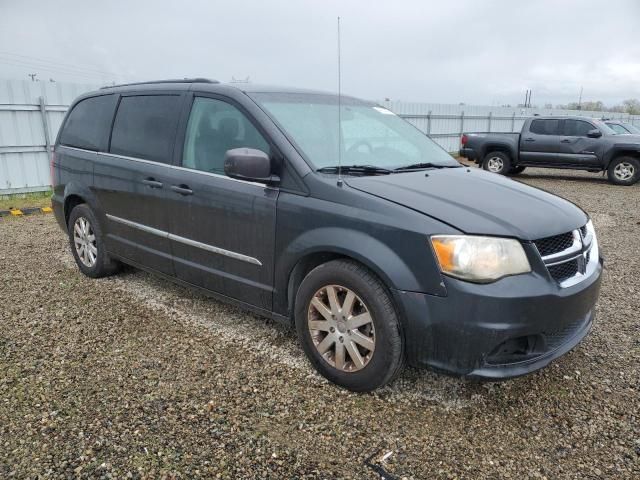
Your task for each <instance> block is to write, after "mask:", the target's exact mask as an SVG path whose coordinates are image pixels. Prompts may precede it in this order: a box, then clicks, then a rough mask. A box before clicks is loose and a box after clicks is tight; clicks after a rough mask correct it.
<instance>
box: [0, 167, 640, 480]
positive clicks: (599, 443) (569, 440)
mask: <svg viewBox="0 0 640 480" xmlns="http://www.w3.org/2000/svg"><path fill="white" fill-rule="evenodd" d="M519 179H520V180H522V181H525V182H527V183H530V184H532V185H535V186H538V187H540V188H544V189H546V190H549V191H552V192H554V193H558V194H560V195H562V196H564V197H565V198H568V199H569V200H572V201H574V202H576V203H578V204H579V205H580V206H581V207H582V208H584V209H585V210H586V211H587V212H589V213H590V214H591V215H592V218H593V220H594V223H595V225H596V229H597V231H598V234H599V238H600V241H601V244H602V249H603V253H604V256H605V258H606V269H605V274H604V283H603V289H602V294H601V297H600V301H599V303H598V307H597V309H598V319H597V323H596V325H595V327H594V330H593V331H592V333H591V334H590V335H589V336H588V337H587V339H586V340H585V341H584V342H583V343H582V344H581V345H580V346H579V347H578V348H577V349H576V350H574V351H573V352H571V353H570V354H568V355H567V356H565V357H563V358H562V359H560V360H559V361H557V362H555V363H554V364H553V365H552V366H551V367H549V368H547V369H545V370H543V371H542V372H539V373H536V374H534V375H530V376H528V377H524V378H520V379H516V380H512V381H508V382H503V383H492V384H481V383H474V382H470V381H465V380H460V379H454V378H448V377H443V376H438V375H435V374H432V373H429V372H424V371H417V370H408V371H407V372H406V373H405V374H404V375H403V376H402V377H401V378H400V379H399V380H398V381H396V382H395V383H394V384H393V385H391V386H389V387H387V388H385V389H383V390H381V391H379V392H376V393H374V394H353V393H349V392H346V391H344V390H340V389H338V388H336V387H334V386H333V385H331V384H329V383H327V382H326V381H325V380H324V379H323V378H321V377H319V376H318V375H317V374H315V373H314V372H313V370H312V369H311V367H310V366H309V364H308V363H307V362H306V360H305V359H304V357H303V356H302V353H301V351H300V349H299V348H298V346H297V345H296V342H295V337H294V334H293V332H292V331H290V330H288V329H286V328H284V327H282V326H280V325H277V324H273V323H271V322H270V321H267V320H265V319H263V318H258V317H255V316H253V315H251V314H247V313H245V312H242V311H240V310H237V309H235V308H232V307H229V306H226V305H223V304H220V303H218V302H216V301H214V300H211V299H207V298H205V297H203V296H201V295H199V294H195V293H193V292H190V291H188V290H185V289H183V288H181V287H177V286H174V285H172V284H170V283H168V282H165V281H162V280H158V279H155V278H153V277H151V276H149V275H147V274H145V273H142V272H138V271H135V270H127V271H126V272H124V273H123V274H121V275H119V276H116V277H112V278H109V279H103V280H97V281H96V280H91V279H88V278H85V277H83V276H82V275H81V274H80V273H79V272H78V270H77V269H76V268H75V267H74V264H73V261H72V259H71V256H70V254H69V252H68V246H67V243H66V240H65V237H64V235H63V234H62V232H61V231H60V230H59V229H58V227H57V225H56V224H55V221H54V219H53V217H52V216H43V215H40V216H32V217H25V218H18V219H11V218H2V219H0V275H1V277H2V278H1V280H2V281H1V282H0V295H1V298H2V299H3V304H2V307H0V372H1V373H0V477H9V476H12V475H13V476H14V477H16V478H26V477H31V478H33V477H40V478H48V477H57V478H71V477H73V478H76V477H83V478H112V477H113V478H123V477H124V478H126V477H129V478H163V477H164V478H195V477H207V478H211V477H213V478H291V477H296V478H304V477H309V478H337V477H340V478H377V477H378V474H377V473H376V472H375V471H374V470H373V469H372V468H370V467H369V466H367V465H365V461H366V460H367V459H368V458H371V460H370V461H371V463H374V464H379V465H382V466H383V467H384V469H385V470H386V471H387V472H390V473H391V474H392V475H395V476H396V477H398V478H403V477H406V478H461V477H465V478H498V477H515V476H517V477H525V478H527V477H529V478H638V477H639V476H640V391H639V390H640V320H639V318H638V314H639V312H640V278H639V277H638V275H639V268H638V267H639V266H640V261H639V258H640V185H636V186H634V187H631V188H623V187H615V186H612V185H609V184H608V183H606V181H604V180H603V179H602V178H601V177H599V176H596V175H593V174H582V173H574V172H564V171H558V172H553V171H548V170H538V171H536V170H533V169H531V170H527V171H526V172H525V173H524V174H522V175H521V176H520V177H519ZM525 214H526V213H525ZM383 457H386V458H385V460H384V461H383V460H382V458H383Z"/></svg>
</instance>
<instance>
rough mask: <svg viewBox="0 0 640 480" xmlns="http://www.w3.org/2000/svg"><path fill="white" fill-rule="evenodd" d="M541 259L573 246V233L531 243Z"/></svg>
mask: <svg viewBox="0 0 640 480" xmlns="http://www.w3.org/2000/svg"><path fill="white" fill-rule="evenodd" d="M533 243H534V244H535V246H536V247H537V248H538V251H539V252H540V255H542V256H543V257H545V256H547V255H552V254H554V253H558V252H562V251H563V250H566V249H568V248H569V247H571V245H573V232H567V233H563V234H560V235H554V236H553V237H546V238H541V239H540V240H535V241H534V242H533Z"/></svg>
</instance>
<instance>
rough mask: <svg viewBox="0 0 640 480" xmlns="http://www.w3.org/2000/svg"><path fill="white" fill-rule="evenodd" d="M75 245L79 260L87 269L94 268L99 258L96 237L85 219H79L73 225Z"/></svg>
mask: <svg viewBox="0 0 640 480" xmlns="http://www.w3.org/2000/svg"><path fill="white" fill-rule="evenodd" d="M73 244H74V246H75V248H76V253H77V254H78V258H79V259H80V261H81V262H82V263H83V264H84V265H85V266H86V267H89V268H91V267H93V266H94V265H95V264H96V259H97V258H98V246H97V244H96V235H95V233H94V231H93V228H92V227H91V223H90V222H89V220H87V219H86V218H85V217H78V218H77V219H76V221H75V223H74V224H73Z"/></svg>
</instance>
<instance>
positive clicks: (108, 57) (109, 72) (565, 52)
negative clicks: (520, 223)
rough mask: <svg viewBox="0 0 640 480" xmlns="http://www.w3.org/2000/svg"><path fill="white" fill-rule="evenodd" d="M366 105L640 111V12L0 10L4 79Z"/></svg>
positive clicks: (509, 3) (540, 2)
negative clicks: (251, 89) (183, 85)
mask: <svg viewBox="0 0 640 480" xmlns="http://www.w3.org/2000/svg"><path fill="white" fill-rule="evenodd" d="M338 16H340V17H341V62H342V63H341V65H342V91H343V93H347V94H350V95H354V96H358V97H362V98H367V99H371V100H385V99H387V98H388V99H391V100H400V101H405V102H437V103H466V104H476V105H505V104H512V105H515V104H517V103H522V102H523V101H524V95H525V91H526V89H532V90H533V95H532V103H533V104H534V105H539V106H541V107H542V106H544V105H545V104H547V103H551V104H554V105H555V104H560V103H562V104H566V103H569V102H575V101H577V100H578V97H579V95H580V90H581V88H582V89H583V97H582V98H583V100H593V101H596V100H601V101H603V102H605V104H607V105H614V104H616V103H619V102H620V101H621V100H623V99H626V98H634V97H635V98H640V81H639V80H640V28H639V26H638V24H639V21H640V0H608V1H602V0H598V1H592V0H581V1H577V0H576V1H574V0H564V1H559V0H555V1H550V0H528V1H517V0H495V1H492V0H486V1H473V0H438V1H434V0H394V1H378V0H369V1H366V0H342V1H335V0H322V1H321V0H273V1H258V0H254V1H246V0H233V1H229V0H223V1H219V0H182V1H175V0H171V1H169V0H153V1H146V0H145V1H134V0H128V1H122V0H111V1H103V0H100V1H97V0H81V1H77V0H57V1H46V0H40V1H35V0H0V78H23V79H29V77H28V76H27V74H29V73H37V77H36V78H37V79H40V80H41V81H50V79H53V80H55V81H75V82H81V83H92V84H106V83H112V82H116V83H122V82H127V81H141V80H149V79H162V78H183V77H206V78H214V79H217V80H220V81H222V82H229V81H231V80H233V79H236V80H244V79H247V78H248V79H249V81H251V82H252V83H257V84H270V85H271V84H275V85H285V86H295V87H301V88H314V89H322V90H328V91H336V90H337V51H338V47H337V17H338Z"/></svg>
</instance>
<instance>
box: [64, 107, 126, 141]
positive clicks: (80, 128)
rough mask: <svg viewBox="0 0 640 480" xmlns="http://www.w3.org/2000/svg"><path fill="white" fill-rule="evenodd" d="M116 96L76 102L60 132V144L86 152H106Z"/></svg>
mask: <svg viewBox="0 0 640 480" xmlns="http://www.w3.org/2000/svg"><path fill="white" fill-rule="evenodd" d="M117 100H118V98H117V96H116V95H100V96H98V97H90V98H86V99H84V100H81V101H80V102H78V103H77V104H76V105H75V106H74V107H73V110H71V112H70V113H69V116H68V117H67V120H66V121H65V123H64V126H63V127H62V131H61V132H60V143H61V144H62V145H67V146H69V147H76V148H84V149H86V150H95V151H99V150H102V151H106V149H107V143H108V141H109V130H110V128H111V120H112V119H113V112H114V110H115V108H116V102H117Z"/></svg>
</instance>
